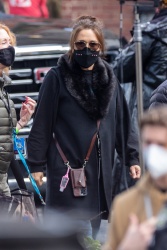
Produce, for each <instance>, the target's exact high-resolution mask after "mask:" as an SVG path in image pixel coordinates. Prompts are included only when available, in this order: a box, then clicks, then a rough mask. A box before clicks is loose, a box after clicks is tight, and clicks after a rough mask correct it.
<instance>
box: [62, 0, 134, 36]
mask: <svg viewBox="0 0 167 250" xmlns="http://www.w3.org/2000/svg"><path fill="white" fill-rule="evenodd" d="M133 9H134V4H133V2H126V3H125V4H123V33H122V34H123V36H124V37H125V38H126V39H128V40H129V39H130V37H131V36H130V30H131V28H132V26H133V18H134V17H133V16H134V15H133ZM80 15H93V16H96V17H98V18H100V19H101V20H102V21H103V23H104V26H105V27H106V28H108V29H110V30H111V31H113V32H114V33H115V34H117V35H119V33H120V28H119V27H120V3H119V1H118V0H61V17H62V18H70V19H72V20H73V19H75V18H76V17H78V16H80Z"/></svg>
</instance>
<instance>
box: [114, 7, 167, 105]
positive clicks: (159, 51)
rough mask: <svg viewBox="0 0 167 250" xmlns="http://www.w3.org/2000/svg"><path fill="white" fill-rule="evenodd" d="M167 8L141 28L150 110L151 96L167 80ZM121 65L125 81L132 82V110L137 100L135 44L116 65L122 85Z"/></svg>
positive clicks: (146, 102) (146, 100) (145, 94)
mask: <svg viewBox="0 0 167 250" xmlns="http://www.w3.org/2000/svg"><path fill="white" fill-rule="evenodd" d="M166 24H167V9H163V10H161V11H160V13H159V14H158V15H155V16H154V18H153V19H152V20H151V22H148V23H146V24H144V25H143V26H142V64H143V105H144V109H147V108H148V107H149V101H150V96H151V94H152V92H153V90H154V89H156V88H157V87H158V86H159V85H160V84H161V83H162V82H163V81H165V80H166V78H167V36H166V34H167V25H166ZM121 64H122V65H123V82H122V83H128V82H133V91H132V100H133V101H132V102H131V106H132V107H131V108H133V105H134V102H135V100H136V84H135V79H136V75H135V43H134V41H132V42H131V43H130V44H129V45H128V46H127V47H126V48H125V49H123V51H122V53H120V55H119V57H118V58H117V59H116V62H115V64H114V69H115V73H116V75H117V77H118V79H119V81H120V82H121Z"/></svg>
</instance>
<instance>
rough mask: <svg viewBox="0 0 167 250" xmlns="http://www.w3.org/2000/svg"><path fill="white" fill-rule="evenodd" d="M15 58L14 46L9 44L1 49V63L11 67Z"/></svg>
mask: <svg viewBox="0 0 167 250" xmlns="http://www.w3.org/2000/svg"><path fill="white" fill-rule="evenodd" d="M14 59H15V49H14V47H12V46H9V47H8V48H5V49H0V63H2V64H3V65H5V66H7V67H9V66H11V65H12V64H13V63H14Z"/></svg>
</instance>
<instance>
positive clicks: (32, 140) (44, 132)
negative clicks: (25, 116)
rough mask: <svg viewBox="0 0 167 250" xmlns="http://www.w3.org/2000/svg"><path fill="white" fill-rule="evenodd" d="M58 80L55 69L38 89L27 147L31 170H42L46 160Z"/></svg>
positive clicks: (55, 108)
mask: <svg viewBox="0 0 167 250" xmlns="http://www.w3.org/2000/svg"><path fill="white" fill-rule="evenodd" d="M58 94H59V81H58V77H57V74H56V72H55V70H53V69H51V70H50V71H49V72H48V74H47V75H46V77H45V79H44V82H43V84H42V86H41V88H40V91H39V97H38V102H37V108H36V112H35V118H34V122H33V126H32V129H31V132H30V134H29V138H28V142H27V149H28V163H29V165H30V168H31V172H42V171H43V167H44V166H45V164H46V161H47V156H46V155H47V150H48V147H49V143H50V141H51V139H52V132H53V122H54V116H55V113H56V110H57V103H58Z"/></svg>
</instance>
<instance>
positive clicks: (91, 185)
mask: <svg viewBox="0 0 167 250" xmlns="http://www.w3.org/2000/svg"><path fill="white" fill-rule="evenodd" d="M70 47H71V49H70V51H69V53H68V54H66V55H63V56H62V57H61V58H60V59H59V61H58V66H57V67H55V68H52V69H51V70H50V71H49V72H48V74H47V75H46V77H45V79H44V82H43V84H42V86H41V89H40V93H39V100H38V105H37V110H36V116H35V120H34V124H33V127H32V130H31V133H30V135H29V139H28V155H29V158H28V160H29V164H30V167H31V170H32V172H33V173H34V174H33V176H34V178H35V180H36V181H37V183H38V185H41V184H42V177H43V167H44V166H45V164H47V194H46V204H47V206H48V207H52V208H55V209H57V210H59V209H60V210H61V211H63V210H64V211H70V210H77V211H81V212H83V211H84V212H88V213H90V214H91V215H90V216H88V219H90V218H91V217H96V218H97V217H98V216H99V214H100V213H103V214H104V215H106V217H107V215H108V209H109V207H110V205H111V200H112V165H113V160H114V151H115V148H116V149H117V151H118V152H119V154H120V155H122V148H123V142H122V139H121V128H122V127H121V125H122V126H123V127H124V132H125V137H124V142H125V143H126V148H125V155H126V156H127V157H126V159H125V160H126V163H127V164H128V165H129V167H130V172H131V174H132V177H133V178H139V177H140V167H139V166H138V152H137V150H136V148H137V145H136V144H135V142H134V143H133V145H132V144H131V143H132V140H131V141H130V140H129V139H132V137H131V133H130V120H129V114H128V109H127V105H126V102H125V99H124V96H123V94H122V91H121V87H120V85H119V84H118V83H117V81H116V78H115V76H114V74H113V71H112V69H111V67H110V66H109V65H108V64H107V62H105V61H104V60H103V59H101V57H100V55H103V53H104V38H103V34H102V27H101V23H100V22H99V21H98V20H97V19H96V18H95V17H91V16H82V17H80V18H78V19H77V20H76V22H75V24H74V26H73V31H72V33H71V39H70ZM98 121H100V124H99V122H98ZM96 132H98V138H99V139H98V141H96V146H94V147H93V149H92V152H91V154H90V158H89V157H88V158H89V160H87V157H86V155H87V152H88V151H90V144H91V142H92V138H93V135H94V134H95V133H96ZM53 133H54V137H55V138H53ZM62 151H63V153H64V156H65V158H67V161H66V160H65V159H63V155H62V153H61V152H62ZM85 159H86V161H84V160H85ZM68 161H69V164H68ZM64 163H65V165H64ZM69 165H70V167H71V168H72V169H79V168H80V169H81V168H82V167H83V166H84V169H85V175H86V185H87V190H86V188H85V182H84V178H82V181H83V183H82V185H83V189H82V188H81V193H82V194H80V195H82V196H83V197H76V196H74V194H73V189H72V182H71V178H70V180H69V183H67V182H66V180H68V178H69V175H68V171H69V172H70V173H72V171H71V170H70V167H69ZM85 165H86V166H85ZM65 175H66V176H65ZM76 175H77V174H76ZM78 175H79V174H78ZM63 176H65V178H63V181H64V182H63V183H62V182H61V181H62V177H63ZM81 176H82V174H81ZM73 177H74V176H73ZM82 177H83V176H82ZM82 181H81V182H82ZM73 182H75V180H73ZM60 183H61V187H60ZM84 188H85V189H84ZM59 189H60V191H59ZM61 191H62V192H61ZM77 191H78V192H79V190H77ZM86 191H87V195H86ZM76 195H78V194H76ZM98 218H100V216H99V217H98Z"/></svg>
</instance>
